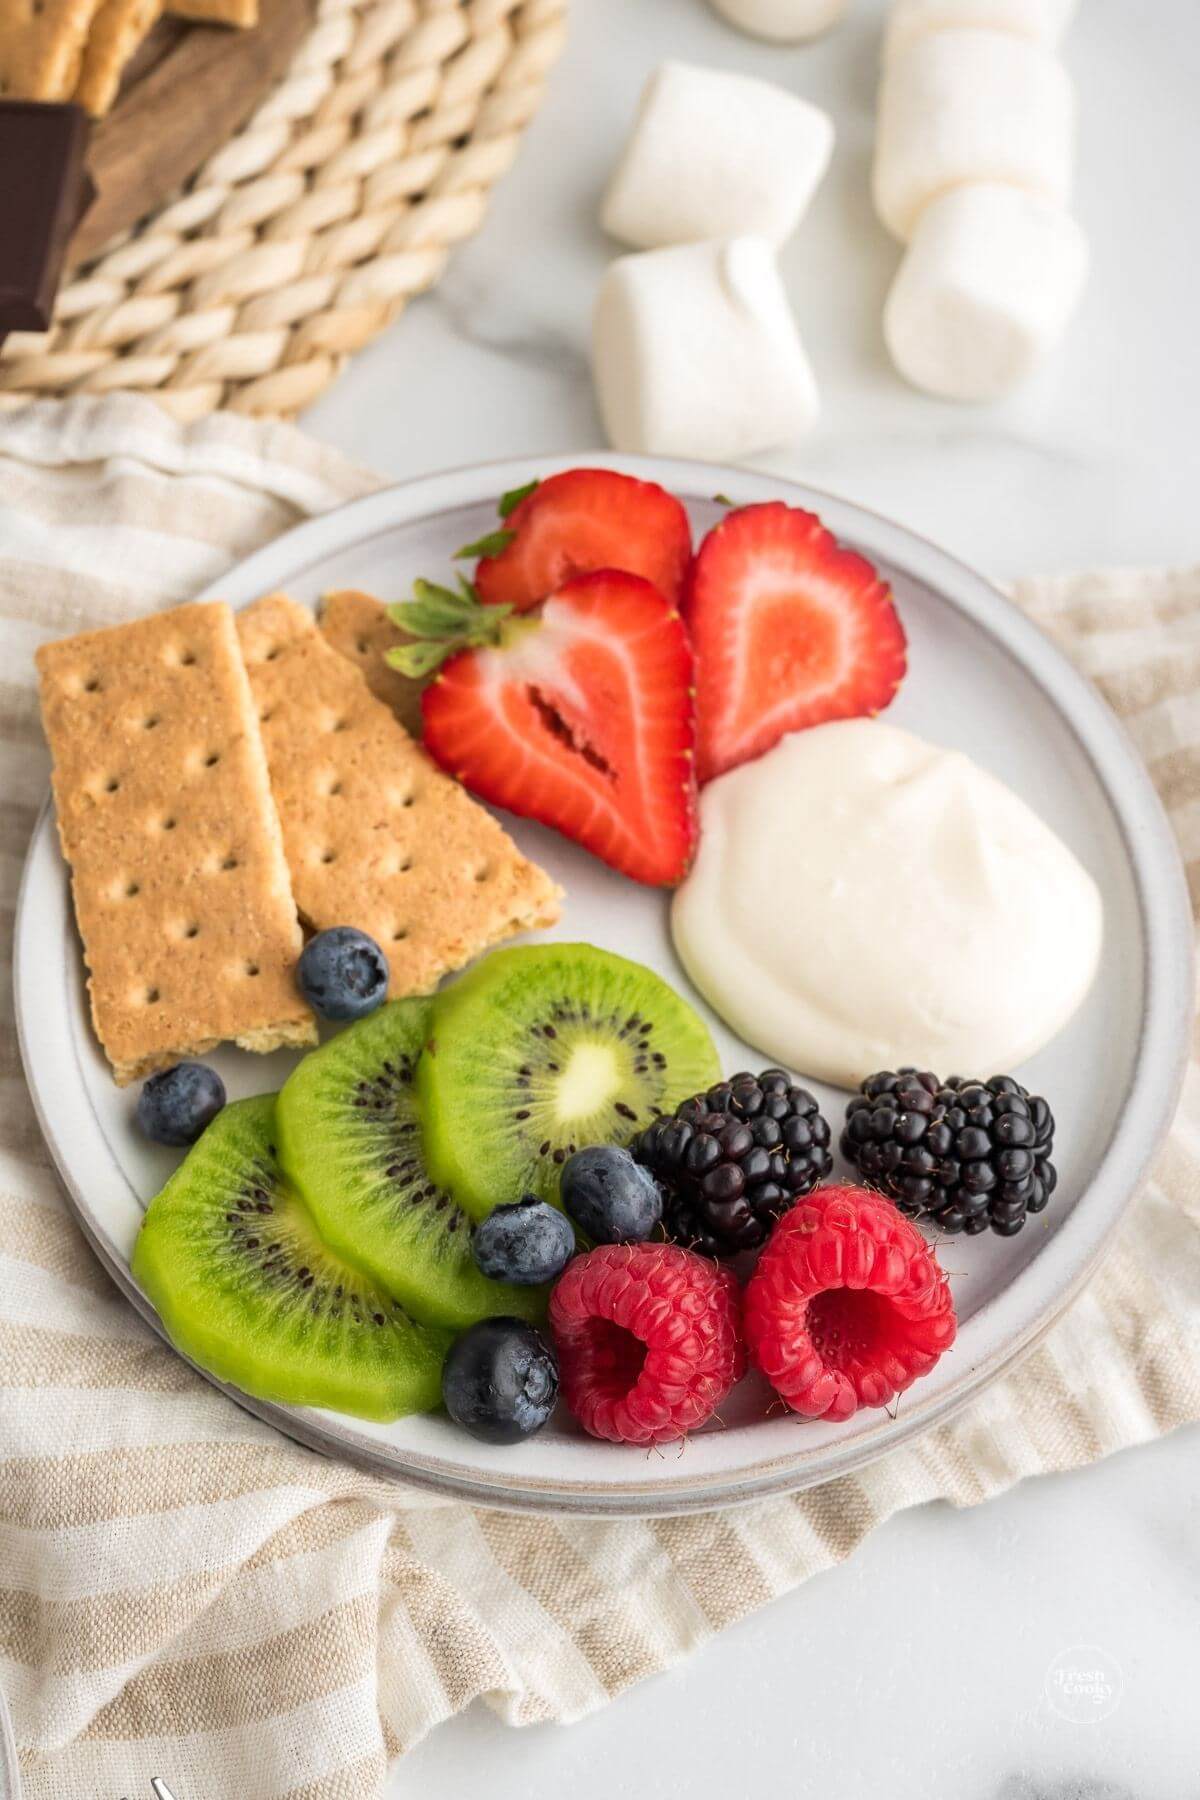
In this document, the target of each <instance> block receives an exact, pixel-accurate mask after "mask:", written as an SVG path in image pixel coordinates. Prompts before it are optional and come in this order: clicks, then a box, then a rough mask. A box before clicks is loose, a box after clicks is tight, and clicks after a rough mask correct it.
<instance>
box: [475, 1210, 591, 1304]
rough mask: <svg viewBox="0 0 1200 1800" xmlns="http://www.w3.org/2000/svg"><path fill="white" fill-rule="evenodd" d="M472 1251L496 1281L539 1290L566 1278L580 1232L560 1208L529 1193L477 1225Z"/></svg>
mask: <svg viewBox="0 0 1200 1800" xmlns="http://www.w3.org/2000/svg"><path fill="white" fill-rule="evenodd" d="M471 1249H472V1250H473V1251H474V1253H475V1261H476V1262H477V1263H478V1265H479V1268H480V1270H481V1272H482V1273H483V1274H484V1275H486V1276H487V1277H488V1279H489V1280H490V1281H511V1282H513V1283H515V1285H516V1286H517V1287H537V1286H538V1285H539V1284H540V1283H541V1282H543V1281H553V1280H554V1278H555V1276H557V1275H561V1274H562V1272H563V1270H564V1269H565V1268H566V1266H567V1264H568V1263H569V1262H570V1260H571V1258H572V1257H573V1256H574V1254H575V1233H574V1231H572V1229H571V1221H570V1220H569V1219H568V1218H567V1217H566V1216H565V1214H563V1213H560V1212H559V1210H558V1208H557V1206H551V1205H550V1204H549V1202H548V1201H546V1200H539V1199H538V1197H537V1195H536V1194H526V1196H525V1198H524V1199H523V1200H518V1201H516V1202H515V1204H513V1205H512V1206H498V1207H497V1208H496V1210H495V1212H494V1213H492V1214H490V1215H489V1217H488V1218H486V1219H485V1220H484V1221H483V1223H482V1224H481V1225H477V1226H476V1227H475V1233H474V1236H473V1237H472V1239H471Z"/></svg>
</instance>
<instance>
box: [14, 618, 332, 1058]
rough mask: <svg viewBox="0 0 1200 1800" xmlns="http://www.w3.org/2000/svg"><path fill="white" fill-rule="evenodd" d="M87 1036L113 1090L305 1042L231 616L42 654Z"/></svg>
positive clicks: (154, 624) (274, 821)
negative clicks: (88, 1011) (90, 1028)
mask: <svg viewBox="0 0 1200 1800" xmlns="http://www.w3.org/2000/svg"><path fill="white" fill-rule="evenodd" d="M37 665H38V672H39V675H40V679H41V705H42V719H43V722H44V724H45V728H46V736H47V738H48V739H49V742H50V750H51V754H52V756H53V759H54V800H55V806H56V808H57V812H58V832H59V839H60V841H61V843H62V848H63V854H64V855H65V857H66V859H67V861H68V863H69V864H70V866H71V886H72V892H73V895H74V901H75V916H76V919H77V921H78V924H79V930H80V935H81V936H82V938H83V947H84V956H85V959H86V961H87V965H88V969H89V971H90V973H89V978H88V990H89V994H90V997H91V1007H92V1019H93V1022H94V1024H95V1027H96V1034H97V1036H98V1037H99V1039H100V1042H101V1043H102V1045H103V1046H104V1050H105V1053H106V1054H107V1056H108V1059H109V1061H110V1062H111V1064H112V1066H113V1073H114V1075H115V1077H116V1080H117V1081H118V1083H120V1084H122V1085H124V1084H125V1083H127V1082H130V1081H134V1080H136V1079H138V1077H140V1076H142V1075H147V1074H149V1073H150V1072H151V1071H152V1070H154V1069H159V1068H165V1067H168V1066H169V1065H170V1064H171V1063H173V1062H177V1061H178V1060H179V1058H180V1057H181V1056H203V1055H205V1054H207V1052H208V1051H210V1050H211V1049H212V1048H213V1047H214V1046H215V1045H216V1044H218V1043H220V1042H222V1041H223V1040H225V1039H232V1040H233V1041H234V1042H235V1043H238V1044H240V1045H241V1046H242V1048H243V1049H247V1050H262V1051H266V1050H274V1049H277V1048H279V1047H280V1046H281V1045H305V1044H311V1043H314V1042H315V1041H316V1026H315V1022H314V1020H313V1016H312V1014H311V1012H310V1011H309V1009H308V1007H307V1006H306V1005H305V1004H304V1002H303V1001H302V1000H301V998H300V996H299V994H298V993H297V991H296V985H295V966H296V960H297V958H298V956H299V954H300V951H301V948H302V934H301V931H300V925H299V921H298V919H297V917H296V906H295V902H294V900H293V898H292V892H291V886H290V884H289V881H288V871H287V862H286V859H285V856H284V848H283V839H282V835H281V833H280V829H279V820H278V817H277V815H276V812H275V808H274V804H273V802H272V799H271V791H270V784H269V780H268V776H267V765H266V758H265V755H264V752H263V746H262V740H261V738H260V736H259V731H258V721H257V718H256V715H255V710H254V704H253V701H252V699H251V694H250V687H249V683H248V681H247V679H246V671H245V668H244V666H243V663H242V659H241V655H240V653H239V649H238V639H237V632H236V630H235V629H234V623H233V615H232V613H231V612H230V610H229V608H228V607H227V606H222V605H213V604H208V605H191V606H179V607H176V608H175V609H174V610H173V611H171V612H165V613H157V614H155V615H153V616H152V617H150V618H148V619H139V620H137V621H136V622H134V623H132V624H129V625H116V626H112V627H110V628H109V629H107V630H104V631H90V632H84V633H83V634H82V635H81V636H79V637H73V638H65V639H62V640H61V641H60V642H58V643H54V644H45V645H43V646H42V648H41V649H40V650H39V651H38V653H37Z"/></svg>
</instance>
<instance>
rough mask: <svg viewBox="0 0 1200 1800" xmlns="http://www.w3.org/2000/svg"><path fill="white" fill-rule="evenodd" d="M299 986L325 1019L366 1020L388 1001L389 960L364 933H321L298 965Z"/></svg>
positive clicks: (342, 929) (348, 929)
mask: <svg viewBox="0 0 1200 1800" xmlns="http://www.w3.org/2000/svg"><path fill="white" fill-rule="evenodd" d="M296 984H297V986H298V987H299V989H300V992H301V993H302V994H303V995H304V998H305V999H306V1000H307V1001H308V1004H309V1005H310V1006H311V1007H312V1009H313V1011H314V1012H318V1013H320V1015H321V1017H322V1018H323V1019H363V1018H365V1017H366V1015H367V1014H368V1013H372V1012H374V1011H375V1008H376V1007H377V1006H382V1005H383V1002H384V1001H385V1000H386V999H387V990H388V966H387V958H386V957H385V956H384V954H383V951H382V950H381V949H380V948H379V945H378V944H377V943H376V942H375V939H374V938H370V937H368V936H367V934H366V932H365V931H356V930H355V928H354V926H353V925H334V926H333V927H332V929H331V930H329V931H318V933H317V935H316V937H315V938H311V939H310V940H309V942H308V943H307V944H306V945H305V946H304V953H303V955H302V956H301V958H300V961H299V962H298V963H297V964H296Z"/></svg>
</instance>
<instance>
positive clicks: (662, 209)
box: [601, 62, 833, 250]
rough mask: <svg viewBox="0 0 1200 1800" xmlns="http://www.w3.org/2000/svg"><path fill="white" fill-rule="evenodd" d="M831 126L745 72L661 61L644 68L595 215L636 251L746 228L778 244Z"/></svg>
mask: <svg viewBox="0 0 1200 1800" xmlns="http://www.w3.org/2000/svg"><path fill="white" fill-rule="evenodd" d="M832 151H833V125H832V123H831V121H830V119H829V118H828V116H827V114H825V113H823V112H821V111H820V110H819V109H818V108H817V107H815V106H810V105H809V103H808V101H807V100H801V99H799V98H798V97H797V96H796V95H795V94H789V93H786V92H785V90H784V89H783V88H781V87H775V86H774V85H773V84H772V83H771V82H769V81H758V80H756V79H755V78H754V76H752V75H734V74H731V73H729V72H728V71H727V70H724V69H697V68H693V67H692V66H691V65H690V64H689V63H679V62H668V63H664V64H663V65H662V67H661V68H660V69H657V70H656V71H655V73H654V74H653V75H652V76H651V77H650V79H649V81H648V82H647V83H646V87H645V91H644V92H643V94H642V99H641V105H640V107H639V109H638V115H637V119H636V121H635V122H634V126H633V131H632V133H631V134H630V137H629V141H628V143H627V144H626V146H625V153H624V155H623V156H622V158H621V161H620V163H619V165H618V167H617V170H616V173H615V174H614V176H613V178H612V181H611V183H610V184H609V189H608V193H607V195H606V196H605V200H604V208H603V211H602V213H601V222H602V224H603V226H604V229H605V230H606V231H607V232H610V233H611V235H612V236H613V237H616V238H620V239H622V241H623V242H625V243H627V244H634V245H636V246H637V248H638V249H639V250H653V249H655V248H657V247H658V246H659V245H662V244H686V243H691V242H693V241H694V240H695V239H697V238H722V237H730V236H732V235H734V234H735V233H741V234H746V233H752V234H753V235H755V236H758V237H765V238H770V239H771V241H772V242H773V243H776V244H781V243H782V242H783V240H784V239H785V238H786V237H789V236H790V235H791V233H792V232H793V231H794V230H795V228H796V226H797V225H798V224H799V222H800V218H801V215H802V214H803V213H804V211H805V209H806V207H807V206H808V203H809V201H810V200H811V199H812V197H813V194H814V193H815V192H816V190H817V187H818V185H819V183H820V181H821V178H822V176H823V175H824V173H825V171H826V169H827V168H828V167H829V158H830V155H831V153H832Z"/></svg>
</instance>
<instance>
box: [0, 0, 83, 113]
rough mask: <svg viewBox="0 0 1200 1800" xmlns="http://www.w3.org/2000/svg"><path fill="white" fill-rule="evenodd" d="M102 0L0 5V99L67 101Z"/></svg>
mask: <svg viewBox="0 0 1200 1800" xmlns="http://www.w3.org/2000/svg"><path fill="white" fill-rule="evenodd" d="M101 3H102V0H0V96H3V98H4V99H6V100H53V101H61V100H69V99H70V98H71V96H72V94H73V93H74V92H75V84H76V82H77V81H78V79H79V70H80V65H81V63H82V60H83V47H84V45H85V44H86V42H87V38H88V33H89V31H90V30H91V28H92V21H93V20H94V19H95V17H96V13H97V11H98V10H99V8H100V5H101Z"/></svg>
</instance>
